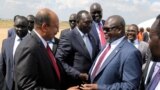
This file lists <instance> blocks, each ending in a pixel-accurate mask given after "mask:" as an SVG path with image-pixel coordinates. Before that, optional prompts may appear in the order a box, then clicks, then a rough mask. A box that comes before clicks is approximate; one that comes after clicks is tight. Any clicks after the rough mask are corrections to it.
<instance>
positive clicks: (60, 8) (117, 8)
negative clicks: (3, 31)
mask: <svg viewBox="0 0 160 90" xmlns="http://www.w3.org/2000/svg"><path fill="white" fill-rule="evenodd" d="M94 2H98V3H99V4H101V6H102V9H103V19H104V20H106V19H107V18H108V17H109V16H111V15H120V16H122V17H123V18H124V19H125V21H126V23H127V24H133V23H134V24H139V23H141V22H143V21H145V20H148V19H151V18H154V17H156V16H157V15H158V14H160V0H0V18H1V19H12V18H13V17H14V16H15V15H23V16H27V15H29V14H33V15H36V13H37V11H38V10H39V9H40V8H50V9H52V10H53V11H55V12H56V13H57V15H58V17H59V19H60V20H61V21H68V19H69V16H70V15H71V14H72V13H77V12H78V11H80V10H88V11H89V8H90V5H91V4H92V3H94Z"/></svg>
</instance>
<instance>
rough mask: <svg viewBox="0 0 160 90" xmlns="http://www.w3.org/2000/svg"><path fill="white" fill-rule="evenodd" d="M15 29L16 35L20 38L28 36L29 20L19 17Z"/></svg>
mask: <svg viewBox="0 0 160 90" xmlns="http://www.w3.org/2000/svg"><path fill="white" fill-rule="evenodd" d="M14 28H15V32H16V34H17V35H18V36H19V37H20V38H23V37H24V36H26V35H27V33H28V20H27V18H26V17H24V16H18V17H17V18H16V19H15V22H14Z"/></svg>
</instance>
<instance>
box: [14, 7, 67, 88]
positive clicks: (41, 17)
mask: <svg viewBox="0 0 160 90" xmlns="http://www.w3.org/2000/svg"><path fill="white" fill-rule="evenodd" d="M58 29H59V19H58V17H57V15H56V13H55V12H53V11H51V10H49V9H46V8H44V9H41V10H39V11H38V13H37V14H36V16H35V30H33V32H31V34H28V35H27V37H26V38H25V39H24V40H23V41H22V42H21V43H20V44H19V47H18V48H17V51H16V52H15V56H14V57H15V58H14V60H15V72H14V74H15V75H14V76H15V85H16V86H15V87H16V88H15V90H48V89H49V90H52V89H54V90H61V89H64V86H63V85H62V83H63V81H64V76H65V74H64V73H63V68H62V67H61V64H60V63H59V61H57V60H56V59H55V58H54V56H53V54H52V51H51V50H50V48H49V46H48V44H47V41H48V40H51V39H52V38H53V37H54V36H55V34H56V33H57V31H58ZM64 90H65V89H64Z"/></svg>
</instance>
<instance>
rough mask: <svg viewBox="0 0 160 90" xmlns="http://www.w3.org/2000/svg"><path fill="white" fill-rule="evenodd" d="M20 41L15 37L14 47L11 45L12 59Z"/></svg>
mask: <svg viewBox="0 0 160 90" xmlns="http://www.w3.org/2000/svg"><path fill="white" fill-rule="evenodd" d="M20 42H21V39H20V38H19V37H18V36H17V35H16V37H15V39H14V45H13V58H14V54H15V52H16V49H17V47H18V45H19V44H20Z"/></svg>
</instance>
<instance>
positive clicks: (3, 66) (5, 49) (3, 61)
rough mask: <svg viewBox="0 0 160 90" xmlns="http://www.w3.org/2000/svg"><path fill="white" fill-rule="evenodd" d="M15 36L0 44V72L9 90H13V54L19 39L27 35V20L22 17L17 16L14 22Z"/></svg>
mask: <svg viewBox="0 0 160 90" xmlns="http://www.w3.org/2000/svg"><path fill="white" fill-rule="evenodd" d="M14 30H15V33H16V35H14V36H11V37H9V38H7V39H4V40H3V42H2V49H1V50H2V52H1V58H0V70H2V72H3V75H4V77H5V82H4V83H6V84H7V87H8V89H9V90H14V81H13V76H14V75H13V71H14V60H13V57H14V54H15V51H16V48H17V47H18V45H19V43H20V42H21V39H23V38H24V37H25V36H26V35H27V33H28V20H27V18H25V17H24V16H19V17H17V18H16V20H15V22H14Z"/></svg>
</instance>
